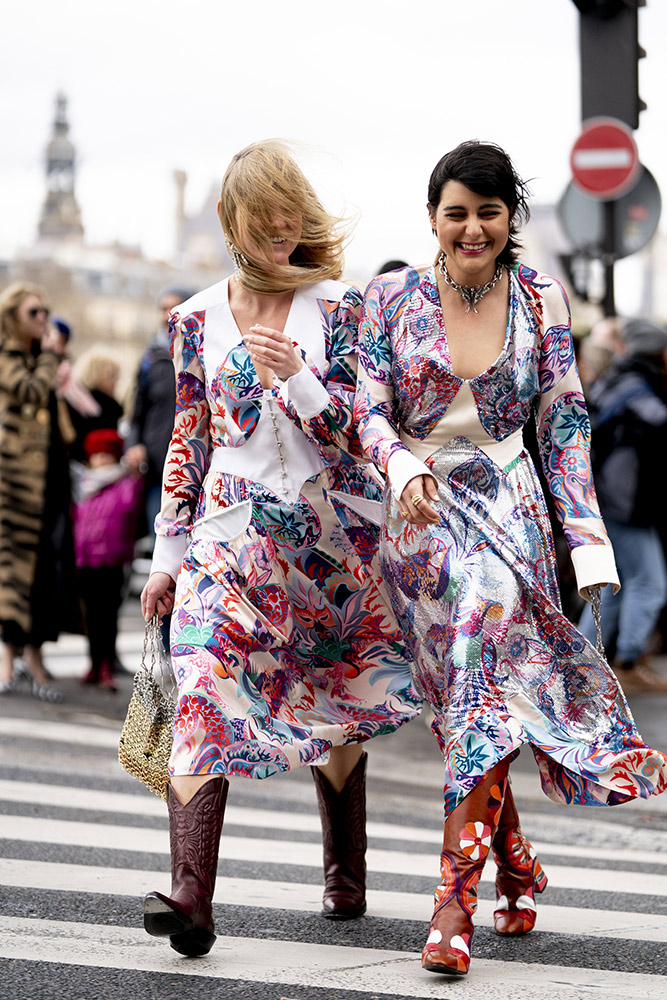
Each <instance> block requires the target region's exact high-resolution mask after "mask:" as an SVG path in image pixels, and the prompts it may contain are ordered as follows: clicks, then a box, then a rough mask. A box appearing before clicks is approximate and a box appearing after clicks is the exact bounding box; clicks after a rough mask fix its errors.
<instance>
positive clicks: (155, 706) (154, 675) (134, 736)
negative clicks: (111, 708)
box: [118, 615, 178, 799]
mask: <svg viewBox="0 0 667 1000" xmlns="http://www.w3.org/2000/svg"><path fill="white" fill-rule="evenodd" d="M177 698H178V689H177V685H176V679H175V677H174V673H173V670H172V667H171V663H170V661H169V658H168V656H167V654H166V653H165V650H164V646H163V644H162V636H161V634H160V623H159V619H158V617H157V615H155V616H154V617H153V618H152V620H151V621H150V622H147V623H146V627H145V630H144V643H143V649H142V654H141V664H140V666H139V669H138V670H137V672H136V674H135V676H134V685H133V689H132V697H131V699H130V704H129V706H128V709H127V717H126V719H125V724H124V725H123V731H122V733H121V737H120V742H119V745H118V760H119V762H120V764H121V766H122V767H124V768H125V770H126V771H127V772H128V773H129V774H131V775H132V776H133V777H135V778H138V779H139V781H141V782H143V783H144V784H145V785H146V787H147V788H149V789H150V790H151V791H152V792H154V793H155V794H156V795H159V796H160V798H162V799H166V794H167V785H168V783H169V771H168V765H169V757H170V756H171V747H172V742H173V725H174V714H175V711H176V701H177Z"/></svg>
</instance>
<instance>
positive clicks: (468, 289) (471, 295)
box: [438, 250, 503, 313]
mask: <svg viewBox="0 0 667 1000" xmlns="http://www.w3.org/2000/svg"><path fill="white" fill-rule="evenodd" d="M446 259H447V255H446V254H445V251H444V250H443V251H442V253H441V254H440V256H439V257H438V265H439V266H438V270H439V271H440V274H441V275H442V276H443V278H444V279H445V281H446V282H447V284H448V285H449V287H450V288H453V289H454V291H455V292H458V293H459V295H460V296H461V298H462V299H463V301H464V302H465V303H466V305H467V306H468V308H467V309H466V312H467V313H469V312H470V310H471V309H472V311H473V312H475V313H476V312H477V303H478V302H481V301H482V299H483V298H484V296H485V295H486V293H487V292H490V291H491V289H492V288H495V287H496V285H497V284H498V282H499V281H500V279H501V278H502V276H503V265H502V264H500V263H499V264H498V267H497V268H496V273H495V274H494V276H493V277H492V278H491V281H487V283H486V284H485V285H459V284H457V282H456V281H454V279H453V278H452V277H450V274H449V271H448V270H447V265H446V264H445V260H446Z"/></svg>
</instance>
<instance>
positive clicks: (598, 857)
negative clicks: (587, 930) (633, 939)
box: [0, 779, 667, 866]
mask: <svg viewBox="0 0 667 1000" xmlns="http://www.w3.org/2000/svg"><path fill="white" fill-rule="evenodd" d="M313 798H314V796H313ZM0 801H5V802H23V803H31V804H35V803H38V804H39V805H40V806H56V807H66V808H70V809H89V810H95V811H97V812H99V811H104V812H108V813H118V814H123V813H127V814H129V815H132V816H159V817H162V818H164V819H166V817H167V809H166V806H165V805H164V803H163V802H161V801H160V800H159V799H157V798H156V797H155V796H154V795H148V794H146V795H130V794H128V793H124V792H109V791H97V790H95V789H89V788H74V787H72V786H69V785H47V784H43V783H40V782H34V781H33V782H29V781H21V782H18V781H7V780H4V779H0ZM230 826H244V827H250V828H252V829H255V830H270V829H275V830H287V831H289V830H293V831H301V832H304V833H312V834H314V835H316V836H317V837H318V839H319V836H320V820H319V817H318V816H317V815H315V814H314V813H313V814H309V813H295V812H282V811H280V810H276V809H256V808H253V807H245V806H238V805H234V803H229V804H228V806H227V810H226V813H225V829H229V827H230ZM367 831H368V836H369V837H372V838H374V839H377V840H401V841H405V842H406V843H410V842H412V843H422V844H432V845H433V846H434V847H437V848H440V845H441V844H442V829H430V828H428V827H415V826H402V825H400V824H398V823H396V824H394V823H378V822H374V821H372V820H369V821H368V824H367ZM533 846H534V847H535V850H536V851H538V853H539V854H540V855H541V856H542V855H544V856H545V857H548V856H549V855H556V856H559V857H570V858H582V859H586V858H590V859H591V860H594V861H597V862H600V861H624V862H626V863H629V862H632V863H637V864H650V865H653V866H655V865H656V863H660V858H657V857H656V854H655V852H654V851H632V850H612V849H609V848H603V847H598V846H596V845H595V844H591V845H590V846H588V845H587V846H584V847H581V846H579V845H575V844H558V843H552V842H548V841H538V840H535V841H534V842H533ZM664 863H665V864H667V858H665V859H664Z"/></svg>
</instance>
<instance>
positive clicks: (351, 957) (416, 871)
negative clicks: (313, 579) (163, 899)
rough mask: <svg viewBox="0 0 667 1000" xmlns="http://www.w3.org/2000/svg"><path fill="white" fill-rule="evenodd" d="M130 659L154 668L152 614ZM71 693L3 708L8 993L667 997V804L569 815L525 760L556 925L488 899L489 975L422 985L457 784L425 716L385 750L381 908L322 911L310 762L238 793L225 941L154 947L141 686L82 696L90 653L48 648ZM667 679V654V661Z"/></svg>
mask: <svg viewBox="0 0 667 1000" xmlns="http://www.w3.org/2000/svg"><path fill="white" fill-rule="evenodd" d="M122 624H123V636H122V642H121V649H122V657H123V659H124V660H125V661H126V663H127V665H128V666H130V665H135V664H136V662H137V658H138V651H139V648H140V640H141V633H140V630H141V620H140V617H139V614H138V608H137V606H136V602H130V604H128V605H126V607H125V608H124V612H123V623H122ZM48 655H49V663H50V665H51V667H52V669H53V672H54V674H55V675H56V678H57V680H56V684H57V686H58V687H59V688H60V689H61V690H62V691H63V693H64V695H65V698H66V700H65V701H64V702H63V703H62V704H60V705H52V704H45V703H43V702H39V701H36V700H35V699H33V698H31V697H29V695H28V693H27V691H25V692H22V693H20V694H16V695H12V696H10V697H9V698H3V699H0V762H1V763H2V768H1V771H0V841H1V844H0V998H1V1000H10V998H11V1000H14V998H26V1000H27V998H30V1000H60V998H61V997H67V998H68V1000H69V998H73V1000H97V998H111V1000H126V998H127V1000H130V998H133V1000H135V998H136V1000H143V998H151V1000H153V998H156V1000H157V998H159V1000H171V998H174V1000H176V998H178V1000H195V998H197V1000H200V998H201V997H202V996H210V997H215V998H216V1000H227V998H229V1000H245V998H246V997H247V998H250V997H252V998H253V1000H257V998H259V1000H362V998H363V1000H373V998H375V1000H390V998H391V1000H398V998H403V997H440V998H446V997H456V998H457V1000H467V998H472V997H475V998H480V1000H481V998H483V1000H495V998H496V997H498V998H499V997H501V996H502V997H503V1000H506V998H508V997H513V996H516V997H521V998H533V997H534V998H537V997H539V998H540V1000H571V998H572V1000H573V998H575V997H576V998H579V997H589V996H596V997H598V998H601V1000H610V998H616V997H621V996H622V997H623V998H624V1000H627V998H632V997H642V998H644V1000H657V998H661V1000H665V998H667V801H665V802H663V801H662V799H663V798H664V799H667V796H663V797H662V798H655V799H652V800H651V801H649V802H643V803H639V804H636V803H632V804H629V805H625V806H622V807H617V808H614V809H607V808H600V809H585V808H566V807H560V806H556V805H554V804H553V803H551V802H549V801H548V800H547V799H546V798H545V797H544V796H543V795H542V793H541V791H540V788H539V782H538V780H537V776H536V769H535V765H534V763H533V761H532V755H531V754H530V753H529V752H528V753H526V752H522V754H521V756H520V757H519V759H518V761H517V762H516V763H515V764H514V765H513V774H514V778H513V786H514V791H515V797H516V799H517V802H518V804H519V808H520V812H521V815H522V821H523V828H524V832H525V833H526V835H527V836H529V837H530V839H531V840H532V841H533V842H534V843H535V845H536V847H537V849H538V851H539V854H540V858H541V860H542V863H543V866H544V868H545V870H546V871H547V874H548V875H549V878H550V884H549V887H548V888H547V890H546V892H545V893H544V895H543V896H542V897H541V898H540V900H539V904H540V916H539V917H538V925H537V928H536V930H535V931H534V932H533V933H532V934H530V935H528V936H526V937H524V938H516V939H510V940H505V939H501V938H498V937H497V936H496V935H494V934H493V931H492V929H491V911H492V908H493V905H492V900H493V897H494V890H493V883H492V872H491V871H490V870H489V871H488V872H485V880H484V881H483V882H482V883H481V888H480V898H481V902H480V910H479V914H478V927H477V930H476V936H475V942H474V947H473V956H474V957H473V964H472V968H471V972H470V974H469V976H468V977H467V978H466V979H465V980H462V981H455V982H451V981H450V980H449V979H447V978H443V977H437V976H433V975H429V974H427V973H423V972H422V971H421V969H420V968H419V962H418V953H419V951H420V950H421V947H422V945H423V941H424V938H425V933H426V929H427V924H428V919H429V915H430V907H431V894H432V891H433V888H434V884H435V882H436V880H437V863H438V854H439V840H440V837H441V819H442V805H441V785H442V773H441V765H440V761H439V758H438V751H437V747H436V744H435V741H434V740H433V738H432V736H431V734H430V733H429V732H428V730H427V728H426V726H425V725H424V724H423V722H422V721H421V720H418V721H416V722H414V723H412V724H410V725H409V726H406V727H404V728H403V729H402V730H401V731H400V732H398V733H396V734H394V735H393V736H391V737H383V738H378V739H376V740H373V741H372V743H371V745H370V747H369V755H370V759H369V794H368V800H369V801H368V812H369V859H368V861H369V890H370V892H369V912H368V915H367V916H366V917H364V918H363V919H361V920H358V921H353V922H350V923H344V924H336V923H331V922H329V921H324V920H322V919H321V917H320V916H319V912H318V910H319V897H320V893H321V889H320V885H321V869H320V837H319V828H318V820H317V811H316V806H315V799H314V792H313V788H312V781H311V779H310V776H309V774H308V773H307V771H303V772H298V773H294V774H289V775H285V776H281V777H278V778H275V779H272V780H271V781H263V782H258V783H251V782H248V781H244V780H242V779H235V780H233V781H232V788H231V790H230V799H229V802H230V805H229V808H228V813H227V817H226V822H225V829H224V831H223V837H222V844H221V851H220V857H221V862H220V869H219V878H218V889H217V894H216V901H215V914H216V922H217V930H218V934H219V939H218V942H217V943H216V946H215V948H214V949H213V951H212V952H211V955H210V956H208V957H207V958H206V959H202V960H196V961H195V960H184V959H181V958H179V956H177V955H176V954H175V953H174V952H172V951H171V950H170V949H169V948H168V947H166V946H165V945H164V942H161V941H155V940H153V939H150V938H148V937H147V936H146V935H145V934H144V932H143V930H142V927H141V896H142V895H143V893H144V892H145V891H147V890H148V889H150V888H156V889H163V890H165V891H167V890H168V876H167V872H168V865H169V861H168V842H167V821H166V810H165V808H164V805H163V804H162V803H161V802H160V801H159V800H158V799H156V798H155V797H153V796H151V795H150V794H149V793H147V792H146V791H145V790H144V789H143V788H142V786H140V785H139V784H138V783H137V782H135V781H134V780H133V779H132V778H130V777H129V776H128V775H126V774H125V773H124V772H123V771H122V770H121V769H120V768H119V766H118V764H117V763H116V760H115V746H116V741H117V737H118V730H119V726H120V722H121V720H122V718H123V717H124V714H125V708H126V705H127V701H128V700H129V695H130V691H131V684H132V678H131V675H123V676H121V677H120V679H119V684H120V690H119V691H118V692H117V693H116V694H110V693H107V692H101V691H98V690H96V689H91V688H90V687H87V686H83V685H81V684H80V682H79V677H80V676H81V675H82V674H83V673H84V672H85V652H84V647H83V645H82V643H81V642H79V640H78V639H76V638H72V637H66V640H64V641H63V642H62V643H59V644H58V646H56V647H54V648H53V649H50V650H49V651H48ZM658 665H659V668H660V669H667V661H660V662H659V664H658ZM631 706H632V709H633V712H634V714H635V717H636V720H637V723H638V726H639V728H640V731H641V732H642V734H643V735H644V738H645V739H646V741H647V742H649V743H651V744H652V745H653V746H656V747H658V748H661V749H665V748H666V747H667V737H666V733H667V725H666V723H667V696H660V697H636V696H635V697H633V698H632V700H631Z"/></svg>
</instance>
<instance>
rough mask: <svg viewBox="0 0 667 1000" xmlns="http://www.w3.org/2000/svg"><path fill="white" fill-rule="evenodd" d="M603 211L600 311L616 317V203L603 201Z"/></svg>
mask: <svg viewBox="0 0 667 1000" xmlns="http://www.w3.org/2000/svg"><path fill="white" fill-rule="evenodd" d="M602 207H603V210H604V242H603V258H602V260H603V263H604V299H603V300H602V309H603V311H604V314H605V316H615V315H616V304H615V302H614V261H615V260H616V202H615V201H605V202H604V203H603V206H602Z"/></svg>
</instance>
